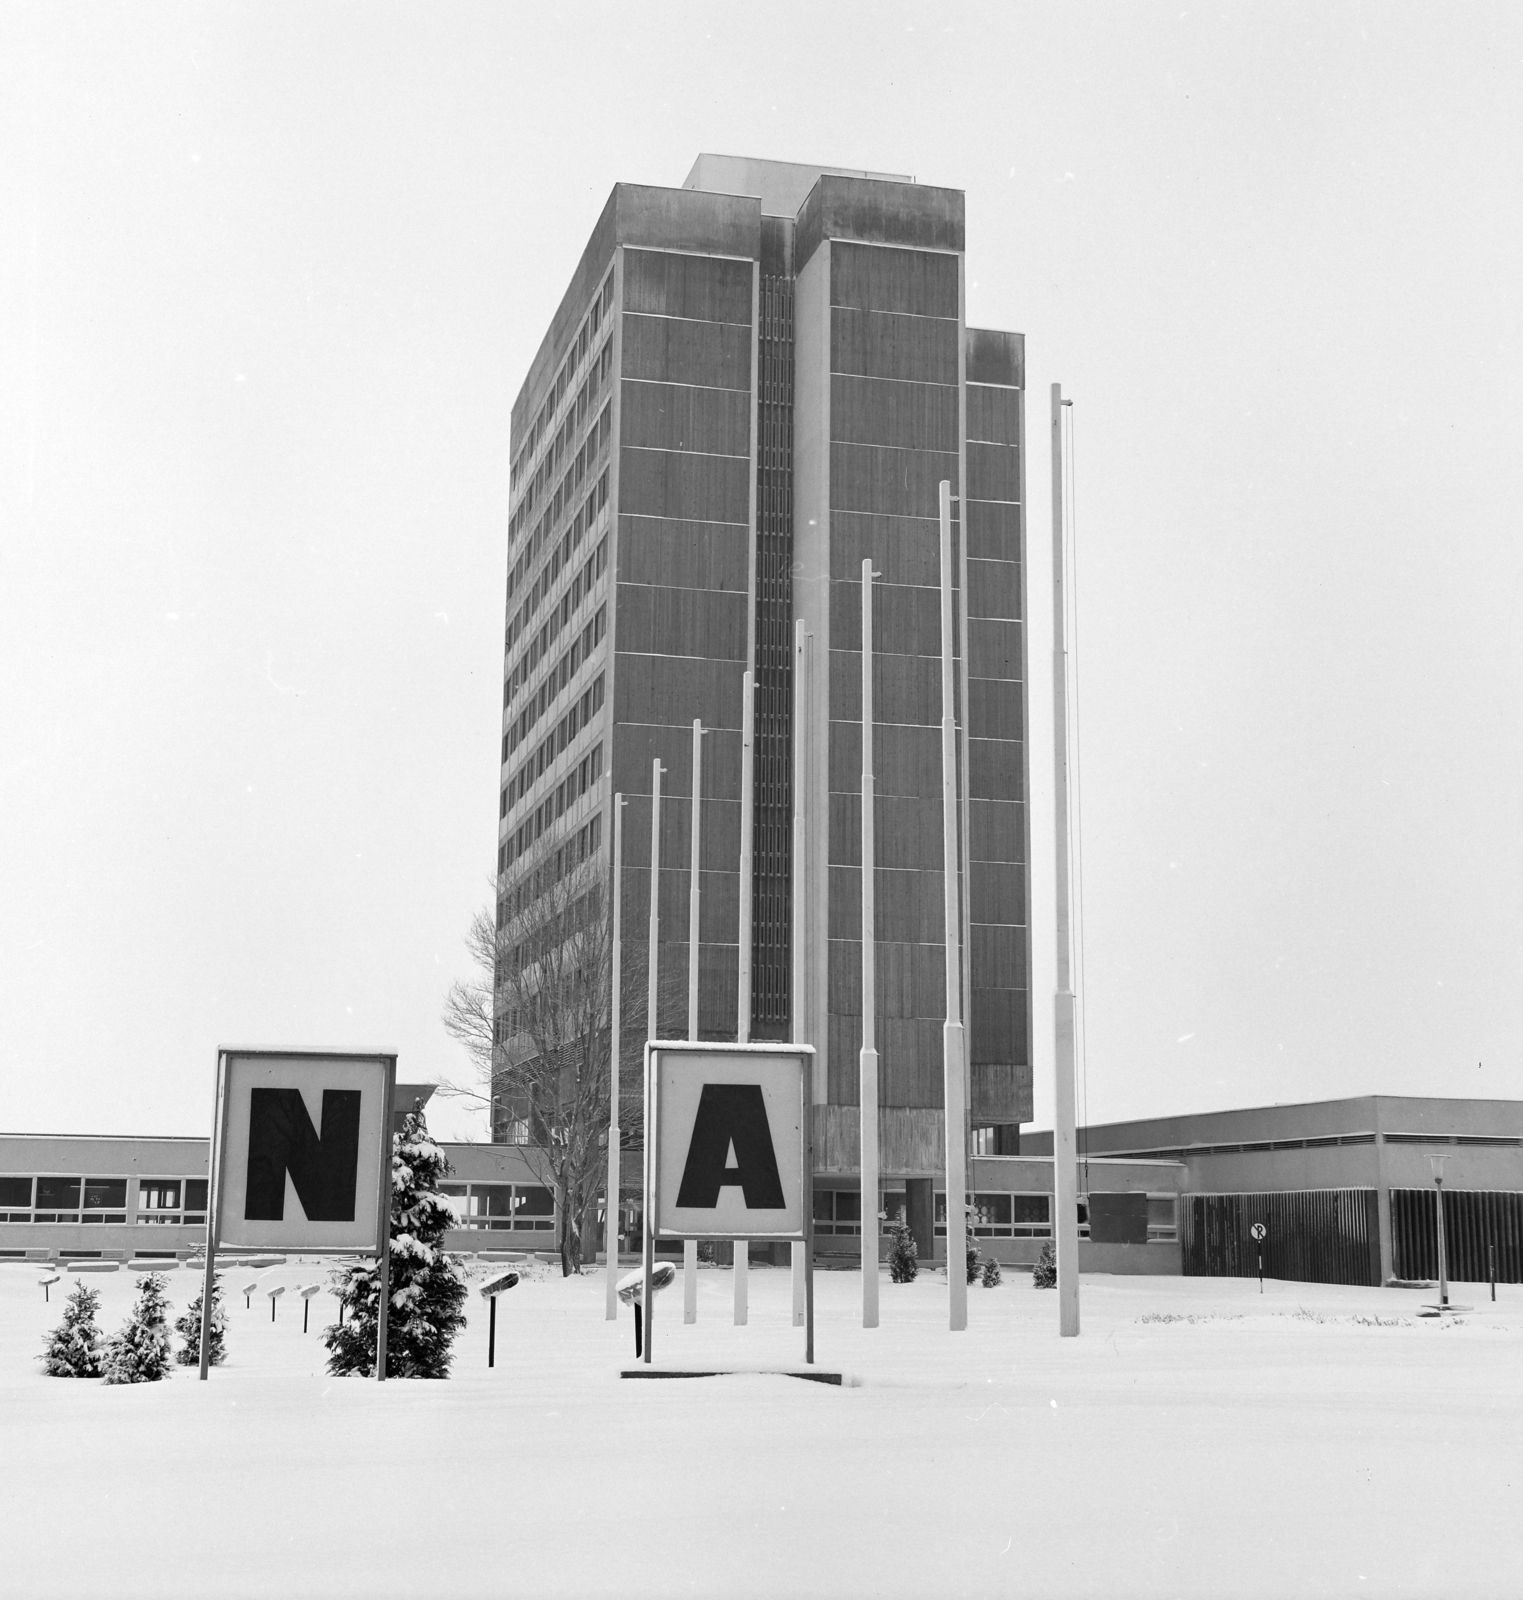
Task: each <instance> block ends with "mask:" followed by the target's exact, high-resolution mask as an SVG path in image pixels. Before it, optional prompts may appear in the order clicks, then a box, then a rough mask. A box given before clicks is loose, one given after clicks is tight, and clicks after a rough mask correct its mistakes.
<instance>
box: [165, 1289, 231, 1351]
mask: <svg viewBox="0 0 1523 1600" xmlns="http://www.w3.org/2000/svg"><path fill="white" fill-rule="evenodd" d="M202 1292H203V1291H202V1290H201V1289H197V1290H196V1295H195V1299H193V1300H192V1301H191V1302H190V1304H189V1305H188V1306H186V1308H185V1310H184V1311H183V1312H182V1313H181V1314H180V1316H179V1318H178V1319H177V1320H176V1322H175V1332H176V1333H177V1334H179V1336H180V1337H181V1338H182V1339H183V1340H184V1341H185V1342H184V1344H182V1345H181V1346H180V1348H179V1349H178V1350H177V1351H176V1352H175V1360H176V1361H178V1362H179V1363H180V1365H181V1366H182V1367H199V1366H200V1365H201V1295H202ZM211 1347H212V1348H211V1360H212V1365H213V1366H214V1367H220V1366H221V1365H222V1363H223V1362H224V1361H225V1360H226V1359H227V1308H226V1307H225V1306H224V1305H223V1304H222V1274H221V1273H220V1272H214V1273H213V1274H212V1325H211Z"/></svg>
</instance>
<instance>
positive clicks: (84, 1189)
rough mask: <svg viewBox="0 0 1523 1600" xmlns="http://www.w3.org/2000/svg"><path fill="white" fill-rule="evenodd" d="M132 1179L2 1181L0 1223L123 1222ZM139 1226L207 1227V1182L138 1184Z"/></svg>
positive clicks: (169, 1180) (144, 1180) (158, 1180)
mask: <svg viewBox="0 0 1523 1600" xmlns="http://www.w3.org/2000/svg"><path fill="white" fill-rule="evenodd" d="M131 1181H132V1180H131V1179H130V1178H73V1177H69V1178H60V1177H17V1176H6V1177H0V1222H80V1223H83V1222H125V1221H126V1220H127V1185H128V1184H129V1183H130V1182H131ZM137 1186H138V1195H137V1220H138V1221H139V1222H145V1223H153V1222H159V1223H181V1224H184V1223H200V1224H203V1225H204V1224H205V1222H206V1179H205V1178H139V1179H138V1180H137Z"/></svg>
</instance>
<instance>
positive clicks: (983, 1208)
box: [814, 1189, 1178, 1244]
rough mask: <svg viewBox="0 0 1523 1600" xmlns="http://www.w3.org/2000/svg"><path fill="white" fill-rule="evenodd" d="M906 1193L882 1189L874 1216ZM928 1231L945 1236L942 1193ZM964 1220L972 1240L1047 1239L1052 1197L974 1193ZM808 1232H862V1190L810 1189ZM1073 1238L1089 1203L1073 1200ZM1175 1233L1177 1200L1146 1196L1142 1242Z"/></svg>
mask: <svg viewBox="0 0 1523 1600" xmlns="http://www.w3.org/2000/svg"><path fill="white" fill-rule="evenodd" d="M906 1204H907V1202H906V1197H905V1194H904V1192H903V1191H902V1190H885V1191H884V1193H883V1197H882V1204H881V1205H880V1206H879V1214H880V1215H881V1216H882V1217H883V1218H884V1219H885V1220H886V1221H889V1222H892V1221H895V1220H897V1219H899V1218H902V1217H903V1216H904V1214H905V1208H906ZM935 1207H936V1210H935V1219H934V1224H933V1226H934V1232H935V1235H936V1237H937V1238H938V1239H944V1238H946V1234H947V1197H946V1194H945V1193H944V1192H938V1193H937V1194H936V1197H935ZM968 1221H969V1226H970V1230H971V1232H972V1234H973V1237H974V1238H975V1239H1050V1238H1051V1237H1052V1196H1051V1195H1049V1194H1019V1193H1015V1192H1013V1191H1011V1192H1000V1191H980V1192H979V1193H977V1194H971V1195H969V1196H968ZM814 1231H815V1233H816V1234H836V1235H842V1234H844V1235H848V1236H852V1237H856V1238H860V1237H861V1235H862V1194H861V1191H860V1190H859V1189H816V1190H815V1191H814ZM1079 1236H1080V1238H1088V1236H1089V1205H1088V1201H1087V1198H1086V1197H1082V1196H1081V1198H1080V1200H1079ZM1177 1237H1178V1217H1177V1204H1176V1197H1175V1196H1174V1195H1171V1194H1168V1195H1152V1194H1150V1195H1149V1196H1148V1242H1149V1243H1150V1244H1154V1243H1156V1244H1163V1243H1168V1242H1172V1241H1173V1240H1174V1239H1175V1238H1177Z"/></svg>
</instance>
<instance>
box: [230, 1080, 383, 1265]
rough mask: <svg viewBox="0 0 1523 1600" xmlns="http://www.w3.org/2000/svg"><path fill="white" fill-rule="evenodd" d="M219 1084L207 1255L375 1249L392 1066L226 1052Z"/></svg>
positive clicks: (380, 1225) (380, 1235)
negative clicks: (228, 1250)
mask: <svg viewBox="0 0 1523 1600" xmlns="http://www.w3.org/2000/svg"><path fill="white" fill-rule="evenodd" d="M218 1074H219V1082H218V1107H219V1125H220V1136H221V1137H220V1142H219V1151H218V1159H217V1172H216V1183H215V1193H214V1195H213V1198H212V1204H213V1207H214V1211H213V1214H212V1219H211V1221H212V1226H213V1227H214V1229H215V1230H216V1231H215V1235H214V1238H215V1243H216V1245H217V1246H218V1247H220V1246H223V1245H234V1246H243V1247H252V1248H254V1249H256V1250H270V1249H275V1250H353V1251H376V1250H378V1249H379V1247H380V1243H381V1240H382V1239H383V1237H384V1234H383V1228H384V1226H385V1221H384V1218H383V1208H385V1207H386V1206H387V1203H388V1202H387V1197H388V1196H389V1194H390V1187H391V1186H390V1177H391V1170H390V1167H391V1162H390V1155H391V1125H392V1106H391V1102H392V1095H393V1092H394V1089H395V1084H396V1075H397V1058H396V1057H395V1056H379V1055H376V1056H360V1055H317V1054H311V1055H309V1054H305V1053H303V1052H300V1051H264V1050H224V1051H222V1052H221V1054H220V1056H219V1059H218Z"/></svg>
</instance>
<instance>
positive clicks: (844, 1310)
mask: <svg viewBox="0 0 1523 1600" xmlns="http://www.w3.org/2000/svg"><path fill="white" fill-rule="evenodd" d="M251 1276H253V1275H252V1274H250V1273H248V1272H243V1273H238V1272H233V1273H230V1274H228V1276H227V1278H226V1279H225V1280H224V1281H225V1283H226V1284H227V1286H228V1287H229V1288H230V1289H235V1288H236V1287H237V1286H238V1285H240V1284H242V1283H243V1282H246V1281H248V1280H249V1278H250V1277H251ZM319 1276H320V1271H319V1269H318V1268H316V1267H315V1265H313V1264H303V1263H300V1262H296V1261H292V1262H290V1263H289V1264H288V1265H286V1266H284V1267H280V1268H275V1269H272V1270H270V1271H268V1272H265V1273H262V1274H259V1278H260V1281H261V1284H262V1285H266V1286H267V1285H270V1284H273V1283H284V1284H286V1285H288V1286H289V1287H288V1292H287V1294H286V1295H285V1297H283V1298H282V1299H281V1300H280V1301H279V1303H278V1306H277V1310H276V1320H275V1323H274V1325H273V1326H272V1325H271V1322H270V1310H269V1301H268V1300H267V1299H265V1298H264V1297H263V1295H262V1294H256V1296H255V1298H254V1304H253V1307H252V1309H250V1310H245V1309H244V1304H243V1299H242V1297H241V1295H232V1296H230V1308H229V1323H230V1326H229V1335H228V1343H229V1359H228V1364H227V1365H226V1366H225V1367H221V1368H217V1369H214V1371H213V1373H212V1377H211V1381H210V1382H209V1383H206V1384H199V1383H197V1382H196V1379H195V1374H194V1371H185V1370H177V1372H176V1374H175V1376H174V1378H173V1379H172V1380H171V1381H169V1382H166V1383H161V1384H153V1385H144V1386H140V1387H135V1388H104V1387H102V1386H100V1385H99V1384H96V1383H90V1382H75V1381H68V1380H61V1379H49V1378H45V1377H43V1376H42V1375H41V1368H40V1366H39V1365H38V1363H36V1362H35V1361H34V1360H33V1359H32V1358H33V1356H34V1355H35V1354H36V1352H37V1351H38V1350H39V1349H40V1348H41V1341H42V1337H43V1334H44V1332H45V1330H46V1329H48V1328H49V1327H51V1326H52V1325H53V1324H54V1323H55V1322H56V1321H57V1320H58V1317H59V1314H60V1309H61V1307H60V1298H61V1292H62V1291H64V1290H66V1289H67V1288H68V1287H69V1286H70V1282H71V1278H72V1275H66V1276H65V1278H64V1281H63V1282H62V1283H60V1284H58V1285H56V1286H55V1287H54V1288H53V1291H52V1304H51V1305H47V1306H44V1304H43V1294H42V1290H41V1289H40V1288H39V1287H38V1284H37V1280H38V1277H39V1273H38V1270H37V1268H36V1267H35V1266H34V1267H21V1266H19V1265H15V1264H6V1265H4V1266H0V1415H3V1419H4V1420H3V1425H0V1434H3V1439H4V1454H5V1461H6V1465H7V1472H6V1478H7V1483H6V1490H5V1495H4V1499H3V1501H0V1504H3V1507H4V1510H3V1517H0V1523H3V1526H4V1528H5V1537H4V1541H3V1554H0V1593H3V1594H4V1595H6V1596H24V1597H27V1600H32V1597H37V1600H44V1597H54V1596H84V1595H89V1596H110V1597H113V1600H117V1597H123V1600H124V1597H129V1596H154V1597H169V1596H195V1597H197V1600H209V1597H219V1600H220V1597H224V1596H236V1595H260V1596H264V1595H271V1596H273V1595H279V1596H283V1597H298V1596H301V1597H305V1596H314V1597H316V1596H322V1597H336V1596H348V1595H356V1596H361V1595H363V1596H367V1597H383V1596H391V1595H406V1596H430V1597H433V1596H437V1597H440V1600H457V1597H458V1600H465V1597H473V1596H478V1595H479V1596H487V1595H491V1596H504V1595H525V1596H550V1595H577V1594H618V1595H624V1596H629V1595H647V1594H648V1595H682V1594H694V1595H703V1596H721V1595H723V1596H729V1595H735V1596H744V1595H787V1596H812V1595H831V1596H838V1595H906V1596H917V1597H918V1596H928V1595H983V1594H998V1595H1026V1594H1029V1595H1033V1596H1043V1597H1046V1596H1060V1595H1093V1596H1104V1597H1107V1600H1118V1597H1125V1596H1133V1595H1159V1596H1177V1595H1201V1596H1212V1597H1224V1596H1237V1595H1262V1596H1274V1597H1277V1600H1279V1597H1286V1596H1297V1597H1299V1596H1314V1595H1340V1596H1341V1595H1362V1596H1387V1595H1413V1596H1419V1595H1420V1596H1441V1595H1465V1596H1467V1597H1468V1596H1480V1595H1514V1596H1515V1595H1518V1594H1520V1593H1523V1517H1520V1515H1519V1504H1520V1488H1523V1288H1518V1287H1513V1286H1503V1287H1502V1288H1501V1289H1499V1291H1498V1295H1499V1299H1498V1303H1497V1304H1496V1306H1495V1307H1493V1306H1492V1305H1491V1304H1490V1302H1489V1300H1488V1299H1487V1291H1486V1289H1485V1288H1484V1286H1483V1287H1481V1288H1479V1289H1476V1288H1475V1287H1474V1286H1463V1287H1462V1288H1461V1289H1460V1290H1459V1292H1458V1293H1457V1295H1456V1298H1458V1299H1460V1300H1463V1301H1465V1302H1466V1303H1468V1304H1471V1305H1473V1306H1474V1307H1475V1310H1474V1312H1473V1313H1472V1314H1469V1315H1466V1316H1464V1317H1462V1318H1461V1319H1459V1320H1458V1321H1457V1322H1455V1323H1450V1324H1445V1323H1436V1322H1420V1321H1418V1320H1416V1318H1415V1313H1416V1312H1417V1310H1418V1309H1419V1306H1420V1305H1421V1303H1422V1302H1423V1301H1425V1300H1428V1299H1431V1298H1432V1296H1431V1295H1428V1294H1420V1293H1416V1292H1412V1291H1403V1290H1395V1289H1351V1288H1333V1287H1323V1286H1318V1285H1311V1284H1279V1283H1270V1284H1267V1285H1266V1287H1265V1292H1264V1294H1263V1296H1262V1298H1261V1297H1260V1295H1259V1293H1258V1288H1257V1285H1256V1284H1255V1283H1253V1282H1240V1281H1235V1280H1220V1279H1217V1280H1202V1279H1177V1278H1176V1279H1170V1278H1107V1277H1094V1278H1086V1279H1085V1280H1084V1285H1083V1321H1084V1331H1083V1334H1082V1335H1081V1337H1080V1338H1078V1339H1073V1340H1060V1339H1059V1338H1058V1336H1057V1327H1056V1316H1057V1307H1056V1302H1055V1296H1054V1295H1053V1294H1052V1293H1050V1292H1048V1293H1043V1292H1040V1291H1037V1290H1034V1289H1033V1288H1032V1287H1031V1284H1030V1279H1029V1277H1028V1276H1026V1275H1025V1274H1020V1275H1015V1274H1012V1275H1011V1276H1010V1277H1008V1278H1007V1280H1006V1282H1005V1284H1003V1285H1002V1286H1001V1287H999V1288H997V1289H992V1290H986V1289H983V1288H981V1287H978V1286H975V1287H974V1288H972V1289H971V1290H970V1291H969V1296H968V1298H969V1308H970V1319H969V1320H970V1326H969V1329H968V1331H967V1332H966V1333H962V1334H958V1335H951V1334H948V1333H947V1332H946V1331H945V1303H946V1285H945V1280H944V1279H940V1278H937V1277H931V1276H929V1275H926V1274H922V1276H921V1278H920V1280H919V1281H918V1282H916V1283H915V1284H912V1285H891V1284H889V1283H888V1282H887V1281H886V1280H885V1282H884V1285H883V1290H882V1300H883V1325H882V1326H881V1327H880V1328H879V1329H877V1330H876V1331H874V1332H870V1333H869V1332H864V1331H863V1330H862V1328H861V1327H860V1316H859V1314H858V1303H859V1294H860V1290H859V1284H858V1280H857V1278H856V1277H855V1276H854V1275H850V1274H846V1273H822V1274H820V1276H819V1277H818V1278H817V1280H816V1282H817V1286H818V1358H819V1363H820V1365H821V1366H823V1367H826V1368H830V1369H836V1370H844V1371H845V1372H846V1373H847V1374H848V1375H849V1386H847V1387H843V1388H840V1389H836V1388H829V1387H825V1386H823V1385H819V1384H811V1383H800V1382H797V1381H795V1380H792V1379H789V1378H786V1377H778V1376H762V1375H749V1376H735V1377H726V1378H719V1379H705V1380H693V1381H681V1382H661V1383H651V1382H628V1381H621V1380H620V1378H619V1370H620V1368H621V1367H624V1366H627V1365H632V1327H631V1322H630V1314H629V1312H628V1311H627V1310H626V1311H621V1315H620V1320H619V1322H618V1323H617V1324H616V1325H610V1324H608V1323H606V1322H605V1321H604V1320H603V1280H602V1277H601V1274H598V1275H589V1276H587V1277H584V1278H581V1279H572V1280H569V1281H565V1282H563V1281H561V1280H560V1279H559V1278H554V1277H549V1276H546V1277H544V1278H540V1279H537V1280H536V1281H531V1282H525V1283H524V1284H522V1285H520V1287H519V1288H517V1289H515V1290H513V1291H512V1292H511V1293H509V1294H508V1295H506V1296H505V1297H504V1298H503V1299H501V1300H500V1301H499V1303H498V1327H497V1337H498V1345H497V1360H498V1364H497V1366H496V1368H495V1370H493V1371H488V1370H487V1367H486V1337H487V1318H486V1309H485V1306H484V1304H483V1303H482V1302H481V1301H480V1300H479V1299H478V1298H477V1297H476V1296H475V1294H474V1293H473V1295H472V1304H471V1308H470V1310H471V1323H470V1327H469V1329H468V1330H467V1332H466V1333H465V1335H464V1336H463V1338H462V1340H461V1342H460V1344H459V1345H458V1346H457V1349H458V1358H457V1362H456V1375H455V1377H454V1378H453V1379H451V1380H450V1381H449V1382H446V1383H422V1382H412V1383H408V1382H391V1383H386V1384H383V1385H377V1384H374V1383H366V1382H362V1381H359V1380H355V1379H345V1380H334V1379H330V1378H328V1377H326V1376H325V1375H324V1373H323V1365H322V1355H323V1351H322V1346H321V1344H320V1341H319V1337H318V1328H319V1327H320V1326H321V1324H322V1323H323V1322H325V1321H327V1320H328V1319H329V1318H330V1317H331V1316H332V1315H333V1308H334V1303H333V1301H332V1300H331V1299H330V1298H328V1297H327V1296H326V1295H324V1296H322V1297H320V1298H318V1299H317V1300H315V1301H314V1302H313V1312H312V1324H313V1331H312V1332H311V1333H309V1334H307V1335H306V1336H305V1337H303V1335H302V1332H301V1302H300V1301H299V1300H298V1299H297V1298H296V1295H295V1293H294V1290H295V1288H296V1287H297V1286H298V1285H300V1284H302V1283H309V1282H312V1281H314V1279H316V1278H317V1277H319ZM89 1281H90V1282H92V1283H93V1284H94V1285H95V1286H97V1287H98V1288H100V1289H101V1290H102V1291H103V1295H104V1307H103V1316H102V1323H103V1326H104V1327H105V1328H106V1329H107V1330H108V1331H109V1330H110V1329H112V1328H114V1327H115V1326H117V1325H118V1324H119V1323H120V1321H121V1319H122V1317H123V1315H124V1314H125V1311H126V1306H127V1302H128V1300H129V1298H130V1295H131V1291H132V1287H133V1284H134V1281H135V1274H131V1273H127V1272H119V1273H115V1274H102V1275H99V1276H92V1277H91V1278H90V1280H89ZM198 1282H199V1278H198V1277H197V1276H196V1275H194V1274H192V1273H190V1272H187V1271H184V1270H181V1271H178V1272H174V1273H172V1274H170V1285H171V1298H172V1300H173V1302H174V1305H175V1309H176V1312H178V1310H179V1309H180V1308H181V1307H182V1306H183V1305H184V1303H185V1301H186V1300H187V1299H189V1297H190V1296H191V1294H193V1293H194V1291H195V1288H196V1286H197V1284H198ZM700 1288H701V1294H700V1306H699V1321H698V1323H697V1325H696V1326H694V1327H684V1326H683V1325H682V1303H681V1291H680V1288H679V1289H675V1290H673V1291H670V1292H669V1293H667V1294H666V1295H664V1296H662V1297H661V1299H660V1300H659V1301H658V1302H657V1327H656V1345H655V1353H656V1358H657V1363H658V1364H659V1365H663V1366H668V1365H669V1366H701V1365H719V1366H727V1367H735V1366H766V1365H778V1366H796V1365H799V1364H800V1362H801V1357H802V1334H801V1331H799V1330H795V1329H794V1328H793V1327H792V1326H791V1325H790V1318H789V1280H788V1274H787V1273H786V1272H785V1271H780V1270H770V1269H764V1268H755V1269H753V1271H752V1273H751V1322H750V1326H749V1327H746V1328H735V1327H733V1326H732V1325H731V1319H730V1277H729V1274H728V1273H727V1272H724V1271H721V1270H707V1269H706V1270H704V1271H703V1272H702V1274H701V1279H700ZM851 1380H855V1381H854V1382H852V1381H851Z"/></svg>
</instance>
